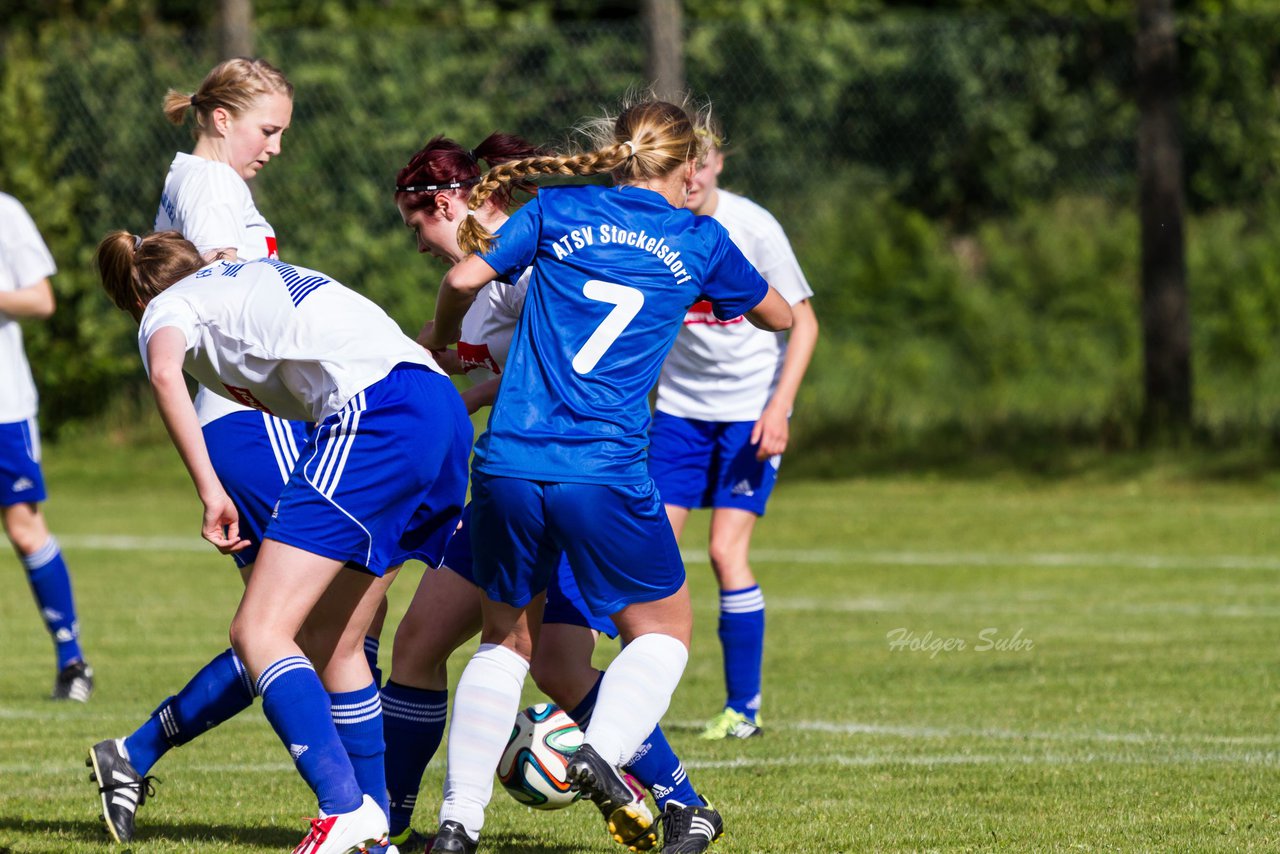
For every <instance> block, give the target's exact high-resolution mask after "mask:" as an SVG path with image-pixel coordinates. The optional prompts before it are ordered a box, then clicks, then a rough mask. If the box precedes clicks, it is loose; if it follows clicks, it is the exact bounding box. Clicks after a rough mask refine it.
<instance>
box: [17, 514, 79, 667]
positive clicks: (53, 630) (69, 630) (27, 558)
mask: <svg viewBox="0 0 1280 854" xmlns="http://www.w3.org/2000/svg"><path fill="white" fill-rule="evenodd" d="M22 565H23V566H24V567H26V570H27V581H28V582H29V583H30V584H31V592H32V593H34V594H35V597H36V605H37V606H38V607H39V608H40V614H41V616H43V617H44V624H45V627H46V628H48V630H49V634H50V635H51V636H52V637H53V644H54V647H55V649H56V651H57V654H58V669H59V670H61V669H62V668H64V667H66V666H67V665H68V664H70V663H71V662H73V661H80V660H82V659H83V658H84V654H83V653H82V652H81V651H80V623H79V622H78V621H77V620H76V602H75V597H74V596H72V594H71V574H70V573H68V572H67V564H66V561H64V560H63V559H62V551H61V550H60V549H59V548H58V541H57V540H56V539H54V538H53V537H52V536H51V537H49V539H47V540H45V542H44V545H43V546H41V547H40V548H38V549H36V550H35V551H34V552H32V553H31V554H29V555H23V556H22Z"/></svg>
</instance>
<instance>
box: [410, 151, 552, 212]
mask: <svg viewBox="0 0 1280 854" xmlns="http://www.w3.org/2000/svg"><path fill="white" fill-rule="evenodd" d="M548 153H549V152H548V151H547V150H546V149H543V148H541V147H540V146H536V145H534V144H533V143H531V142H529V141H527V140H525V139H522V138H521V137H518V136H515V135H514V134H509V133H497V132H494V133H491V134H489V135H488V136H487V137H485V140H484V142H482V143H480V144H479V145H477V146H476V147H475V148H473V149H471V150H470V151H468V150H467V149H465V148H463V147H462V146H461V145H459V144H458V143H457V142H455V141H454V140H452V139H449V138H448V137H446V136H444V135H443V134H441V135H440V136H436V137H433V138H432V139H431V141H430V142H428V143H427V144H426V145H424V146H423V147H422V149H421V150H420V151H418V153H417V154H415V155H413V157H411V158H409V163H408V165H407V166H405V167H404V168H403V169H401V170H400V171H399V172H398V173H396V200H397V201H401V200H403V201H404V204H405V207H406V208H408V210H410V211H418V210H422V209H423V208H426V207H430V206H431V205H433V204H434V201H433V197H434V196H435V194H436V193H438V192H441V190H443V189H446V186H445V185H448V184H452V183H459V182H461V183H463V187H462V189H466V190H470V188H471V186H472V185H474V184H475V183H477V182H478V181H479V180H480V176H481V174H483V173H484V172H485V169H484V168H483V167H482V166H481V165H480V161H482V160H483V161H484V162H485V163H487V164H489V168H492V167H494V166H497V165H498V164H500V163H506V162H507V161H509V160H522V159H524V158H526V157H536V156H539V155H545V154H548ZM430 186H436V187H440V188H441V189H440V190H413V189H410V190H405V189H402V188H405V187H408V188H416V187H430ZM516 190H523V191H525V192H526V193H529V194H530V195H532V194H533V193H535V192H537V186H536V185H535V184H534V183H533V182H532V181H522V182H519V183H515V184H511V185H509V186H507V187H504V188H503V191H502V192H501V194H499V193H495V194H494V195H493V196H492V197H491V198H493V199H494V200H495V201H496V203H497V204H499V205H500V206H501V207H503V208H504V209H505V208H507V207H509V206H510V205H511V202H512V200H513V195H514V192H515V191H516Z"/></svg>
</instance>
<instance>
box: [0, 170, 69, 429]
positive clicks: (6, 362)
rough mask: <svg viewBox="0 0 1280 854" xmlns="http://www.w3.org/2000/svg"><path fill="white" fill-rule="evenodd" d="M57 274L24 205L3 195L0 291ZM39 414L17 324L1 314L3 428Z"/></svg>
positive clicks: (0, 196)
mask: <svg viewBox="0 0 1280 854" xmlns="http://www.w3.org/2000/svg"><path fill="white" fill-rule="evenodd" d="M56 272H58V268H57V266H56V265H55V264H54V263H53V255H51V254H50V253H49V247H48V246H45V243H44V240H43V239H42V238H41V237H40V232H39V231H38V230H37V229H36V224H35V223H34V222H33V221H32V220H31V217H30V215H29V214H27V211H26V208H24V207H23V206H22V203H21V202H19V201H18V200H17V199H15V198H14V197H13V196H10V195H8V194H7V193H0V291H16V290H21V289H22V288H28V287H31V286H32V285H35V284H37V283H38V282H40V281H41V280H42V279H47V278H49V277H50V276H52V275H53V274H54V273H56ZM35 414H36V385H35V383H34V382H32V380H31V366H30V365H29V364H28V363H27V354H26V351H25V350H24V349H23V344H22V327H20V326H19V325H18V321H17V320H15V319H14V318H12V317H9V316H8V315H7V314H5V313H4V312H2V311H0V424H9V423H13V422H16V421H26V420H27V419H28V418H34V417H35Z"/></svg>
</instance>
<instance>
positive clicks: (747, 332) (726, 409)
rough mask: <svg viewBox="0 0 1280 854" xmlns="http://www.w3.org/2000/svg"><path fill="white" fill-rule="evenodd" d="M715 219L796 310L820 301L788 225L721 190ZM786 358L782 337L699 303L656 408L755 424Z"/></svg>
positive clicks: (665, 370)
mask: <svg viewBox="0 0 1280 854" xmlns="http://www.w3.org/2000/svg"><path fill="white" fill-rule="evenodd" d="M717 193H718V194H717V203H716V210H715V213H713V214H712V216H713V217H714V218H715V219H716V220H718V221H719V222H720V224H721V225H723V226H724V227H725V228H726V229H728V231H729V236H730V237H731V238H733V242H734V243H735V244H737V246H738V248H739V249H741V250H742V254H743V255H745V256H747V260H748V261H750V262H751V263H752V265H753V266H754V267H755V268H756V269H757V270H759V271H760V275H762V276H763V277H764V278H765V280H766V281H768V282H769V284H770V285H772V286H773V287H774V288H775V289H776V290H777V291H778V293H780V294H781V295H782V297H783V299H785V300H786V301H787V302H788V303H789V304H790V305H795V304H796V303H799V302H803V301H804V300H806V299H809V298H810V297H812V296H813V291H812V290H811V289H810V288H809V283H808V282H807V281H806V280H805V277H804V273H803V272H802V271H801V270H800V264H799V262H798V261H796V256H795V253H794V252H792V250H791V244H790V242H788V240H787V235H786V234H785V233H784V232H783V230H782V226H781V225H779V224H778V221H777V220H776V219H774V218H773V215H772V214H770V213H769V212H768V211H767V210H765V209H764V208H762V207H760V206H759V205H757V204H756V203H755V202H753V201H751V200H750V199H745V198H743V197H742V196H739V195H736V194H734V193H730V192H728V191H726V190H718V191H717ZM786 352H787V339H786V336H785V335H784V334H783V333H781V332H768V331H766V330H764V329H759V328H757V327H755V326H752V325H751V323H750V322H749V321H748V320H747V319H746V318H745V317H735V318H733V319H732V320H717V319H716V317H715V315H714V314H712V313H711V305H710V304H709V303H706V302H700V303H696V304H694V305H693V306H692V307H691V308H690V309H689V312H688V313H687V314H686V315H685V318H684V326H683V327H682V328H681V330H680V334H679V335H677V336H676V343H675V346H674V347H672V349H671V353H670V354H669V355H668V356H667V360H666V362H665V363H664V364H663V366H662V375H661V376H660V377H659V378H658V400H657V409H658V410H659V411H661V412H666V413H668V414H669V415H675V416H678V417H680V418H692V419H695V420H698V421H755V420H757V419H758V418H759V417H760V415H761V413H763V412H764V407H765V405H766V404H767V403H768V402H769V398H770V397H771V396H772V395H773V390H774V388H775V387H776V385H777V382H778V374H779V372H780V371H781V370H782V358H783V356H784V355H785V354H786Z"/></svg>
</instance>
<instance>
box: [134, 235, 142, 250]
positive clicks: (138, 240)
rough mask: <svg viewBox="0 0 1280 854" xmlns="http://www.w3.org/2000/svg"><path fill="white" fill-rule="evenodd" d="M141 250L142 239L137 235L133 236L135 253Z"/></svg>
mask: <svg viewBox="0 0 1280 854" xmlns="http://www.w3.org/2000/svg"><path fill="white" fill-rule="evenodd" d="M141 248H142V238H141V237H139V236H138V235H136V234H135V235H134V236H133V251H134V252H137V251H138V250H139V249H141Z"/></svg>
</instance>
